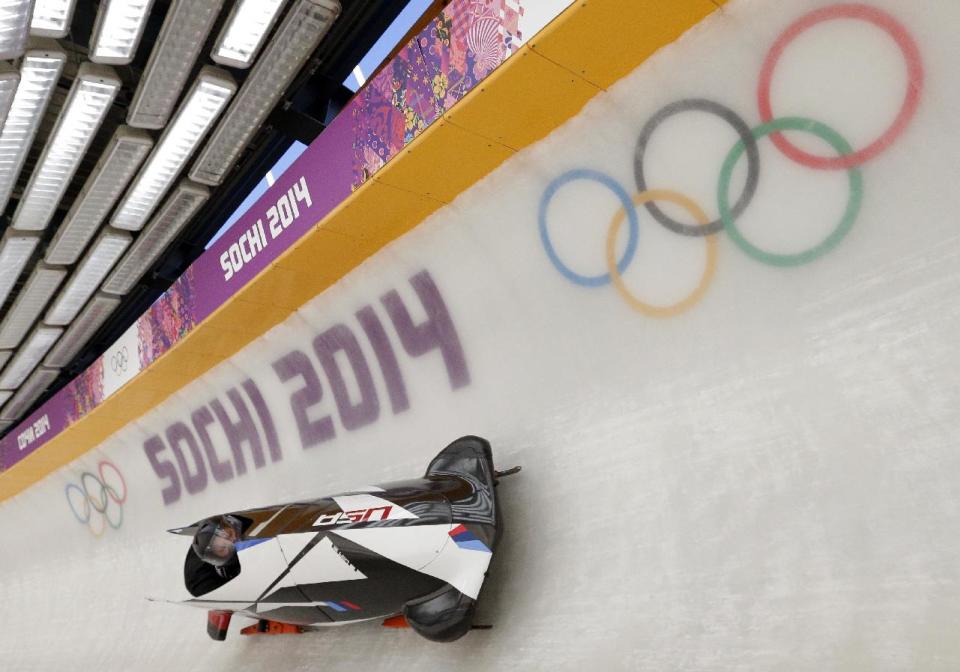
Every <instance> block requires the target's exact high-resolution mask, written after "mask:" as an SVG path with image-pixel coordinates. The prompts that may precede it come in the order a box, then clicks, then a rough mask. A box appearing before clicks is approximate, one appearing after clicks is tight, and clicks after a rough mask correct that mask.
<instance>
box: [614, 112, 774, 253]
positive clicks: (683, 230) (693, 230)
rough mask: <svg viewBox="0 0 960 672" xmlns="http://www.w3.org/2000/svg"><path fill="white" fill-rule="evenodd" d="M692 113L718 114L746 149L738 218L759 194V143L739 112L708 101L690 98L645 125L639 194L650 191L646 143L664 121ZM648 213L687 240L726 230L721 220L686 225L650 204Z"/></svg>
mask: <svg viewBox="0 0 960 672" xmlns="http://www.w3.org/2000/svg"><path fill="white" fill-rule="evenodd" d="M691 110H694V111H700V112H708V113H710V114H715V115H716V116H718V117H720V118H721V119H723V120H724V121H725V122H727V123H728V124H730V125H731V126H733V130H735V131H736V132H737V135H739V136H740V142H741V144H742V145H743V146H745V147H746V148H747V181H746V184H744V186H743V193H741V194H740V198H738V199H737V203H736V205H734V206H733V216H734V217H739V216H740V213H741V212H743V211H744V209H746V207H747V206H748V205H749V204H750V201H751V199H753V195H754V193H755V192H756V191H757V181H758V180H759V179H760V151H759V150H758V149H757V141H756V139H755V138H754V137H753V133H751V132H750V127H749V126H747V122H745V121H744V120H743V119H742V118H741V117H740V116H739V115H738V114H737V113H736V112H734V111H733V110H731V109H730V108H729V107H725V106H723V105H721V104H720V103H715V102H714V101H712V100H706V99H705V98H687V99H685V100H678V101H677V102H675V103H670V104H669V105H667V106H666V107H664V108H661V109H660V111H659V112H657V113H656V114H655V115H653V116H652V117H651V118H650V121H648V122H647V123H646V125H644V127H643V130H642V131H640V137H639V138H637V148H636V152H635V154H634V158H633V171H634V177H635V179H636V182H637V191H639V192H640V193H641V194H642V193H643V192H645V191H646V190H647V181H646V178H645V177H644V175H643V155H644V153H645V152H646V151H647V143H648V142H650V136H651V135H653V132H654V131H655V130H657V127H658V126H659V125H660V124H662V123H663V122H664V120H665V119H667V118H668V117H671V116H673V115H675V114H678V113H680V112H689V111H691ZM645 205H646V207H647V212H649V213H650V214H651V215H653V218H654V219H655V220H657V221H658V222H660V223H661V224H663V225H664V226H665V227H667V228H668V229H670V230H671V231H673V232H674V233H679V234H681V235H684V236H709V235H710V234H712V233H716V232H717V231H720V230H721V229H722V228H723V221H722V220H720V219H719V218H717V219H715V220H713V221H712V222H708V223H707V224H706V226H701V225H696V224H695V225H690V224H683V223H682V222H678V221H676V220H673V219H671V218H670V217H669V216H667V215H666V214H665V213H664V212H663V211H662V210H661V209H660V208H658V207H657V205H656V204H655V203H654V202H653V201H652V200H649V201H647V202H646V204H645Z"/></svg>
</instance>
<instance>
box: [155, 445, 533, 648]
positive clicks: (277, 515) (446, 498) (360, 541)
mask: <svg viewBox="0 0 960 672" xmlns="http://www.w3.org/2000/svg"><path fill="white" fill-rule="evenodd" d="M516 471H519V467H515V468H513V469H510V470H507V471H504V472H497V471H496V470H495V469H494V465H493V454H492V451H491V448H490V444H489V443H488V442H487V441H486V440H484V439H482V438H479V437H476V436H465V437H462V438H460V439H457V440H456V441H454V442H453V443H451V444H450V445H449V446H447V447H446V448H445V449H444V450H443V451H441V452H440V454H439V455H437V456H436V457H435V458H434V459H433V461H431V462H430V464H429V466H428V467H427V470H426V473H424V475H423V476H422V477H420V478H415V479H411V480H407V481H398V482H393V483H387V484H384V485H379V486H369V487H365V488H360V489H357V490H354V491H350V492H345V493H343V494H339V495H333V496H330V497H323V498H320V499H313V500H309V501H300V502H293V503H289V504H278V505H274V506H266V507H261V508H256V509H248V510H245V511H232V512H229V513H225V514H220V515H217V516H211V517H208V518H205V519H203V520H201V521H198V522H196V523H194V524H192V525H189V526H186V527H182V528H176V529H173V530H169V531H170V532H172V533H174V534H179V535H185V536H189V537H191V544H190V548H189V549H187V554H186V560H185V562H184V582H185V586H186V588H187V591H188V592H189V593H190V594H191V595H192V596H193V597H192V598H191V599H188V600H185V601H182V602H181V603H182V604H186V605H189V606H193V607H199V608H202V609H206V610H208V619H207V632H208V633H209V634H210V636H211V637H212V638H213V639H215V640H223V639H225V638H226V633H227V628H228V625H229V622H230V618H231V616H232V615H233V614H242V615H244V616H249V617H251V618H254V619H257V620H258V623H259V627H257V626H251V628H247V629H245V631H244V632H245V633H246V632H248V631H256V632H274V631H283V632H299V631H302V630H304V629H313V628H314V627H316V626H332V625H343V624H348V623H356V622H360V621H370V620H375V619H384V624H385V625H390V624H396V623H397V622H398V621H399V622H402V623H403V624H404V625H409V627H410V628H412V629H413V630H414V631H416V632H417V633H419V634H420V635H422V636H424V637H426V638H427V639H430V640H433V641H438V642H449V641H453V640H455V639H458V638H460V637H462V636H463V635H464V634H466V633H467V632H468V631H469V630H470V629H471V627H474V624H473V619H474V614H475V611H476V604H477V598H478V597H479V594H480V589H481V587H482V586H483V581H484V577H485V576H486V573H487V568H488V567H489V565H490V561H491V559H492V557H493V553H494V551H495V550H496V547H497V542H498V540H499V537H500V535H501V534H502V531H503V526H502V522H501V520H502V517H501V512H500V507H499V506H498V504H497V494H496V486H497V483H498V479H499V478H501V477H503V476H505V475H508V474H512V473H515V472H516ZM268 625H269V626H271V627H267V626H268ZM274 626H275V627H274ZM476 627H481V626H476Z"/></svg>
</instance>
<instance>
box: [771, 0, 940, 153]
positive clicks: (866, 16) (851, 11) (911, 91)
mask: <svg viewBox="0 0 960 672" xmlns="http://www.w3.org/2000/svg"><path fill="white" fill-rule="evenodd" d="M834 19H859V20H861V21H866V22H868V23H872V24H873V25H875V26H877V27H878V28H880V29H882V30H883V31H885V32H886V33H887V34H888V35H890V37H892V38H893V41H894V42H896V43H897V46H898V47H899V48H900V51H901V52H902V53H903V58H904V60H905V61H906V63H907V92H906V95H905V96H904V100H903V105H902V106H901V108H900V111H899V112H898V113H897V117H896V119H894V120H893V123H892V124H891V125H890V127H889V128H888V129H887V130H886V131H884V132H883V134H882V135H881V136H880V137H879V138H877V139H876V140H874V141H873V142H871V143H870V144H869V145H867V146H866V147H864V148H863V149H861V150H858V151H855V152H854V151H851V152H849V153H848V154H845V155H843V156H834V157H821V156H814V155H813V154H808V153H807V152H804V151H803V150H801V149H798V148H797V147H796V146H794V145H793V144H791V143H790V141H789V140H787V139H786V138H784V137H783V136H782V135H781V134H780V133H774V134H772V135H771V136H770V139H771V140H772V141H773V144H775V145H776V146H777V149H779V150H780V151H781V152H783V153H784V154H785V155H786V156H788V157H790V158H791V159H793V160H794V161H795V162H797V163H799V164H801V165H803V166H807V167H808V168H820V169H823V168H834V169H837V168H850V167H851V166H859V165H861V164H863V163H864V162H866V161H869V160H870V159H872V158H874V157H875V156H876V155H877V154H879V153H880V152H882V151H883V150H885V149H886V148H887V147H889V146H890V145H891V144H893V141H894V140H896V139H897V138H898V137H899V136H900V134H901V133H903V131H904V129H905V128H906V127H907V124H909V123H910V120H911V119H912V118H913V115H914V113H915V112H916V111H917V106H918V105H919V104H920V91H921V89H923V60H922V59H921V58H920V49H918V48H917V43H916V41H914V39H913V38H912V37H911V36H910V33H909V32H907V29H906V28H904V27H903V24H902V23H900V22H899V21H897V20H896V19H895V18H893V17H892V16H890V15H889V14H887V13H886V12H884V11H881V10H879V9H877V8H876V7H870V6H869V5H862V4H841V5H831V6H829V7H824V8H823V9H818V10H815V11H812V12H810V13H809V14H806V15H804V16H801V17H800V18H799V19H797V20H796V21H794V22H793V23H791V24H790V25H789V26H787V29H786V30H784V31H783V33H781V34H780V37H778V38H777V41H776V42H774V44H773V47H771V48H770V51H769V52H768V53H767V57H766V59H765V60H764V62H763V67H762V68H761V70H760V83H759V86H757V104H758V105H759V107H760V120H761V121H763V122H764V123H769V122H770V121H772V120H773V108H772V105H771V104H770V83H771V81H772V80H773V71H774V69H775V68H776V67H777V62H778V61H779V60H780V56H782V55H783V51H784V49H786V48H787V46H789V44H790V43H791V42H793V40H795V39H796V38H797V36H798V35H800V34H801V33H803V32H804V31H806V30H807V29H809V28H812V27H813V26H815V25H817V24H818V23H823V22H824V21H832V20H834Z"/></svg>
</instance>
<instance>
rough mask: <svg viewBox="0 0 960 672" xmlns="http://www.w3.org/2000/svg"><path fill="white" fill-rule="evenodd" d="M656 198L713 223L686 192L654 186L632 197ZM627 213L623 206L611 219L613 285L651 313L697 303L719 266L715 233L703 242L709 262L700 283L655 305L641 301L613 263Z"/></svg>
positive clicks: (668, 313)
mask: <svg viewBox="0 0 960 672" xmlns="http://www.w3.org/2000/svg"><path fill="white" fill-rule="evenodd" d="M655 200H657V201H669V202H671V203H676V204H677V205H679V206H680V207H682V208H684V209H685V210H686V211H687V212H689V213H690V214H691V215H693V218H694V219H696V220H697V221H698V222H699V223H700V226H702V227H704V228H706V227H708V226H710V218H709V217H707V215H706V214H705V213H704V212H703V210H701V209H700V206H698V205H697V204H696V203H694V202H693V201H692V200H690V199H689V198H687V197H686V196H684V195H683V194H678V193H677V192H675V191H667V190H666V189H651V190H650V191H645V192H643V193H641V194H637V195H636V196H634V197H633V202H634V203H635V204H637V205H645V204H649V203H652V202H653V201H655ZM624 214H626V213H625V212H624V210H623V209H621V210H620V211H619V212H617V214H616V215H614V217H613V220H611V222H610V229H609V230H608V231H607V268H609V269H610V277H611V278H613V286H614V287H616V288H617V291H618V292H620V296H622V297H623V298H624V300H625V301H626V302H627V303H628V304H630V305H631V306H632V307H633V308H635V309H636V310H638V311H640V312H641V313H644V314H646V315H650V316H651V317H672V316H673V315H678V314H680V313H682V312H683V311H685V310H686V309H687V308H689V307H690V306H692V305H694V304H695V303H697V302H698V301H699V300H700V299H701V298H702V297H703V295H704V293H705V292H706V291H707V287H708V286H709V284H710V281H711V280H712V279H713V273H714V271H715V270H716V268H717V239H716V238H715V237H713V236H710V237H709V238H704V242H706V244H707V262H706V264H705V266H704V269H703V275H702V276H701V278H700V284H698V285H697V287H696V289H694V290H693V292H692V293H691V294H690V296H688V297H687V298H685V299H683V300H682V301H680V302H679V303H675V304H674V305H672V306H653V305H650V304H649V303H644V302H643V301H640V299H638V298H636V297H635V296H634V295H633V294H632V293H631V292H630V290H629V289H627V286H626V285H625V284H624V282H623V277H622V276H621V275H620V273H619V272H618V271H617V267H616V264H614V259H615V258H616V257H615V248H616V244H617V232H618V231H619V230H620V222H622V221H623V216H624Z"/></svg>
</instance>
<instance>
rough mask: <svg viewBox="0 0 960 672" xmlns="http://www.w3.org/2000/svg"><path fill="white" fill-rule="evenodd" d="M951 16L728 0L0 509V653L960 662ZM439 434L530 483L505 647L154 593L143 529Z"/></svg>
mask: <svg viewBox="0 0 960 672" xmlns="http://www.w3.org/2000/svg"><path fill="white" fill-rule="evenodd" d="M810 12H814V13H813V14H811V13H810ZM957 25H960V5H957V3H956V2H953V1H952V0H940V1H934V0H930V1H927V2H923V3H903V2H894V1H893V0H886V1H875V2H870V3H869V4H865V5H834V4H829V3H824V2H807V1H799V0H782V1H779V2H762V1H760V0H754V1H747V0H741V1H738V2H731V3H730V4H729V5H727V6H726V7H725V9H724V10H723V11H722V12H721V13H718V14H716V15H714V16H713V17H711V18H710V19H708V20H707V21H705V22H704V23H703V24H702V25H700V26H698V27H697V28H696V29H695V30H693V31H691V32H690V33H689V34H687V35H686V36H685V37H684V38H683V39H682V40H680V41H679V42H678V43H676V44H674V45H672V46H671V47H670V48H668V49H665V50H663V51H662V52H661V53H659V54H657V55H656V56H655V57H654V58H652V59H651V60H650V61H648V62H647V63H645V64H644V65H643V66H641V67H640V68H638V69H637V70H636V71H635V72H633V73H632V74H631V75H629V76H628V77H626V78H625V79H623V80H622V81H620V82H619V83H618V84H617V85H616V86H614V87H613V88H612V89H611V90H610V91H609V92H607V93H603V94H601V95H599V96H598V97H597V98H596V99H594V100H593V101H592V102H591V103H590V104H589V105H588V106H587V107H586V108H585V109H584V110H583V112H582V113H581V114H580V115H579V116H577V117H576V118H574V119H572V120H570V122H569V123H567V124H565V125H564V126H563V127H561V128H559V129H557V131H556V132H555V133H553V134H552V135H551V136H550V137H548V138H547V139H545V140H544V141H543V142H541V143H539V144H537V145H535V146H533V147H531V148H530V149H528V150H527V151H524V152H522V153H521V154H519V155H518V156H516V157H515V158H513V159H511V160H510V161H508V162H507V163H505V164H504V165H503V166H502V167H501V168H500V169H499V170H497V171H496V172H495V173H493V174H491V175H490V176H489V177H488V178H487V179H485V180H484V181H483V182H481V183H479V184H477V185H475V186H474V187H473V188H471V189H470V190H469V191H467V192H466V193H464V194H463V195H462V197H461V198H459V199H458V200H457V201H456V202H455V203H454V204H453V205H451V206H449V207H447V208H444V209H443V210H441V211H439V212H438V213H437V214H436V215H435V216H433V217H431V218H430V219H429V220H427V221H426V222H424V223H423V224H422V225H421V226H420V227H418V228H417V229H416V230H414V231H413V232H412V233H410V234H408V235H406V236H405V237H403V238H402V239H400V240H398V241H397V242H395V243H394V244H392V245H390V246H389V247H388V248H386V249H384V250H383V251H382V252H381V253H379V254H377V255H376V256H375V257H374V258H372V259H371V260H370V261H369V262H368V263H366V264H364V265H363V266H362V267H360V268H359V269H357V270H356V271H355V272H353V273H351V274H350V275H349V276H347V277H346V278H344V279H343V280H342V281H341V282H340V283H338V284H337V285H336V286H335V287H333V288H332V289H330V290H329V291H328V292H326V293H324V294H323V295H321V296H318V297H317V298H316V299H315V300H313V301H312V302H310V303H309V304H308V305H306V306H304V307H303V309H302V310H301V311H300V312H299V314H297V315H296V316H295V317H294V318H291V319H290V320H289V321H287V322H286V323H284V324H282V325H280V326H278V327H277V328H275V329H274V330H272V331H270V332H269V333H267V334H265V335H264V336H263V337H262V338H261V339H259V340H258V341H256V342H254V343H252V344H251V345H250V346H249V347H247V348H246V349H245V350H243V351H242V352H241V353H239V354H238V355H237V356H235V357H234V358H233V359H232V360H231V361H230V362H229V363H225V364H223V365H221V366H219V367H218V368H216V369H215V370H213V371H211V372H210V373H209V374H208V375H205V376H203V377H202V378H200V379H198V380H196V381H195V382H194V383H192V384H191V385H189V386H188V387H186V388H184V389H183V390H181V391H180V392H179V393H178V394H177V395H175V396H174V397H173V398H171V399H169V400H168V401H167V402H165V403H164V404H162V405H161V406H160V407H158V408H156V409H155V410H154V411H153V412H152V413H150V414H148V415H146V416H144V417H143V418H141V419H140V420H139V421H138V422H136V423H134V424H132V425H130V426H128V427H127V428H125V429H124V430H123V431H121V432H119V433H117V434H116V435H115V436H114V437H112V438H111V439H110V440H109V441H107V442H106V443H104V444H103V445H101V446H100V447H98V448H97V449H96V450H94V451H92V452H91V453H89V454H88V455H86V456H85V457H84V458H83V459H80V460H77V461H76V462H75V463H73V464H71V465H69V466H68V467H67V468H64V469H62V470H60V471H59V472H57V473H54V474H52V475H50V476H49V477H48V478H46V479H45V480H44V481H43V482H41V483H40V484H38V485H37V486H35V487H33V488H31V489H30V490H28V491H27V492H24V493H23V494H21V495H18V496H17V497H15V498H14V499H12V500H9V501H6V502H4V503H3V504H2V505H0V538H2V540H3V541H2V543H0V595H2V596H3V604H4V617H3V628H2V629H0V654H2V659H3V664H4V667H5V668H6V669H11V670H27V669H52V668H54V667H55V666H61V667H62V666H67V665H70V666H72V667H75V668H77V669H102V670H111V669H132V668H133V669H164V670H166V669H171V668H175V669H230V670H241V669H265V668H266V667H267V666H270V667H271V669H314V668H315V667H316V666H318V665H322V666H323V668H324V669H330V670H333V669H355V668H356V667H358V666H362V667H363V668H365V669H370V670H374V669H398V668H399V669H412V668H414V667H417V668H420V669H441V668H450V667H457V668H460V669H477V670H479V669H490V668H492V667H494V666H496V667H500V668H504V669H580V668H582V667H583V665H584V664H588V663H589V664H592V665H596V666H598V667H603V668H608V669H624V670H626V669H630V670H634V669H678V668H684V669H720V668H723V669H772V668H775V667H776V668H791V669H792V668H796V669H817V670H824V669H903V670H915V669H923V670H937V669H942V670H949V669H956V668H957V666H958V664H960V645H958V643H957V642H958V640H957V638H956V632H955V631H956V627H955V626H956V623H957V620H958V618H960V607H958V600H957V597H958V578H960V569H958V568H960V562H958V560H960V553H958V551H960V543H958V541H957V535H956V522H957V510H958V502H960V493H958V487H960V486H958V480H957V473H958V470H960V457H958V451H957V449H956V437H957V436H958V434H960V432H958V430H960V414H958V412H957V408H958V406H960V404H958V402H960V395H958V392H957V385H956V381H955V375H954V372H955V370H956V367H957V364H958V359H960V357H958V354H957V353H958V349H957V345H956V344H957V342H958V337H960V310H958V308H957V306H958V303H957V300H956V296H957V291H958V289H960V276H958V271H957V259H958V252H960V235H958V233H957V223H956V212H957V210H958V205H960V195H958V193H960V192H958V189H957V184H958V179H957V178H958V177H960V164H958V162H957V156H958V155H960V139H958V135H957V131H956V119H957V113H958V112H960V86H957V70H956V64H957V63H960V42H958V41H957V40H956V36H955V30H954V29H955V27H956V26H957ZM610 29H611V30H616V29H617V27H616V26H611V27H610ZM504 113H509V112H508V111H504ZM654 207H656V211H654V209H653V208H654ZM464 433H477V434H482V435H485V436H487V437H489V438H490V439H491V441H492V442H493V445H494V450H495V456H496V459H497V461H498V463H499V464H502V465H506V466H510V465H513V464H515V463H519V464H522V465H523V466H524V471H523V472H522V475H520V476H518V477H515V478H514V479H512V480H511V481H508V482H505V484H504V485H503V486H502V487H501V493H502V496H503V498H504V507H505V516H506V524H507V536H506V540H505V542H504V544H503V546H502V547H501V550H500V552H499V555H498V557H497V558H496V559H495V561H494V565H493V569H492V573H491V575H490V578H489V579H488V582H487V586H486V589H485V593H484V595H483V597H482V601H481V618H480V620H482V621H486V622H490V623H493V624H494V626H495V627H494V629H493V630H492V631H485V632H476V633H472V634H471V635H469V636H468V637H466V638H465V639H464V640H461V641H460V642H459V643H457V644H454V645H451V646H447V647H444V646H437V645H432V644H430V643H428V642H426V641H424V640H422V639H420V638H417V637H416V636H414V635H413V634H411V633H409V632H402V631H401V632H397V631H392V630H390V631H387V630H383V629H381V628H379V627H378V626H376V625H362V626H356V627H351V628H341V629H337V630H333V631H325V632H323V633H321V634H316V635H307V636H302V637H298V638H284V637H276V638H241V637H239V636H237V633H236V632H235V631H233V632H232V633H231V636H230V639H228V641H227V642H226V643H225V644H218V643H214V642H212V641H209V640H208V639H207V637H206V634H205V633H204V616H203V614H202V612H199V611H195V610H190V609H186V608H181V607H177V606H171V605H166V604H160V603H153V602H148V601H147V600H146V599H145V597H146V596H156V597H166V598H176V597H178V596H180V595H181V594H182V589H181V583H180V572H181V567H182V558H183V553H184V550H185V546H184V540H183V539H182V538H177V537H174V536H172V535H169V534H167V533H166V532H164V530H165V529H166V528H170V527H175V526H178V525H182V524H186V523H188V522H191V521H193V520H195V519H197V518H199V517H201V516H203V515H206V514H209V513H213V512H218V511H222V510H229V509H235V508H242V507H249V506H255V505H258V504H265V503H272V502H277V501H283V500H291V499H296V498H306V497H312V496H318V495H322V494H328V493H331V492H336V491H338V490H342V489H346V488H350V487H353V486H357V485H362V484H368V483H374V482H383V481H388V480H391V479H396V478H403V477H407V476H411V475H415V474H418V473H420V472H421V471H422V470H423V468H424V467H425V465H426V463H427V461H428V460H429V459H430V458H431V457H432V456H433V455H434V454H435V453H436V452H437V451H438V450H439V449H440V448H442V447H443V446H444V445H445V444H446V443H447V442H448V441H450V440H451V439H453V438H455V437H456V436H459V435H461V434H464ZM84 492H86V493H87V494H89V497H90V498H89V499H87V500H85V499H84ZM121 502H122V503H121ZM100 508H102V509H104V512H103V513H99V512H98V511H97V509H100ZM237 625H240V624H237Z"/></svg>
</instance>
